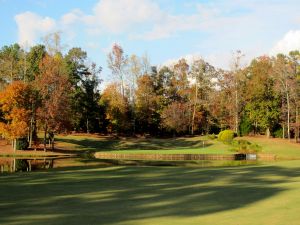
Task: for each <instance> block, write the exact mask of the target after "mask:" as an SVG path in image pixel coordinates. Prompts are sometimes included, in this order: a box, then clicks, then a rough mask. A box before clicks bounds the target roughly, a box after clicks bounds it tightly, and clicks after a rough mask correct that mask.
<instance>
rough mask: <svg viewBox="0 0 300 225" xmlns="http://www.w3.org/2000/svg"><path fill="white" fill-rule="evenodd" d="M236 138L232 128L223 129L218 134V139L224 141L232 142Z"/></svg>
mask: <svg viewBox="0 0 300 225" xmlns="http://www.w3.org/2000/svg"><path fill="white" fill-rule="evenodd" d="M233 138H234V132H233V131H232V130H223V131H221V132H220V133H219V135H218V140H219V141H222V142H224V143H231V142H232V140H233Z"/></svg>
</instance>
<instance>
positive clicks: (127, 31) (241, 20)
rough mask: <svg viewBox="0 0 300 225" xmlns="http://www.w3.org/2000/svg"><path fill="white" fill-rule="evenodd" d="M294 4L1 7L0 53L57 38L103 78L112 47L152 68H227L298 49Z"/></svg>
mask: <svg viewBox="0 0 300 225" xmlns="http://www.w3.org/2000/svg"><path fill="white" fill-rule="evenodd" d="M299 12H300V1H299V0H0V29H1V30H0V46H3V45H9V44H12V43H16V42H17V43H19V44H20V45H21V46H23V47H24V48H26V49H28V48H29V47H30V46H32V45H34V44H37V43H41V42H42V37H44V36H45V35H47V34H49V33H51V32H57V31H59V32H60V33H61V36H62V44H63V46H64V49H66V51H67V50H68V49H69V48H71V47H81V48H82V49H84V50H85V51H87V53H88V56H89V59H90V60H91V61H93V62H96V63H97V64H98V65H100V66H102V67H103V68H104V73H105V74H104V77H105V76H106V77H107V76H109V71H108V69H107V62H106V59H107V54H108V52H109V51H110V50H111V47H112V45H113V44H114V43H118V44H120V45H121V46H122V47H123V49H124V52H125V53H126V54H127V55H131V54H136V55H139V56H142V55H144V54H147V55H148V57H149V59H150V62H151V64H152V65H162V64H165V63H170V62H173V61H174V60H178V59H180V58H182V57H185V58H187V59H188V60H191V59H193V58H197V57H202V58H204V59H205V60H206V61H208V62H210V63H211V64H212V65H214V66H215V67H219V68H223V69H228V68H229V67H230V61H231V58H232V54H233V52H235V51H236V50H241V51H242V52H243V53H244V54H245V58H244V63H247V62H249V61H250V59H252V58H254V57H258V56H260V55H276V54H277V53H288V52H289V51H291V50H296V49H298V50H300V14H299Z"/></svg>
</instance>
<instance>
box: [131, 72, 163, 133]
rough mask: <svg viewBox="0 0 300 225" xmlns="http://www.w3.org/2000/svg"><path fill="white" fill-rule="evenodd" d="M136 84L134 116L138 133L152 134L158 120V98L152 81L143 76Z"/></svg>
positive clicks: (148, 77) (155, 129) (149, 77)
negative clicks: (135, 115) (135, 116)
mask: <svg viewBox="0 0 300 225" xmlns="http://www.w3.org/2000/svg"><path fill="white" fill-rule="evenodd" d="M137 84H138V85H137V86H138V88H137V90H136V114H137V120H138V122H137V124H138V128H139V131H140V132H143V133H145V132H150V133H151V134H154V133H155V132H156V131H157V121H156V120H158V118H159V105H158V104H159V96H157V95H156V93H155V85H154V80H153V79H152V78H151V76H149V75H147V74H145V75H143V76H141V77H140V78H139V79H138V81H137Z"/></svg>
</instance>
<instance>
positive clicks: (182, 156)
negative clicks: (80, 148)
mask: <svg viewBox="0 0 300 225" xmlns="http://www.w3.org/2000/svg"><path fill="white" fill-rule="evenodd" d="M95 157H96V158H97V159H132V160H175V161H183V160H235V159H236V155H235V154H228V155H219V154H124V153H103V152H97V153H95Z"/></svg>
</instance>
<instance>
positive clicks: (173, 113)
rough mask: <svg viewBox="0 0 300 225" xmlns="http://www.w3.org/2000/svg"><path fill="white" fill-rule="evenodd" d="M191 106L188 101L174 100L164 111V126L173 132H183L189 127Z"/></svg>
mask: <svg viewBox="0 0 300 225" xmlns="http://www.w3.org/2000/svg"><path fill="white" fill-rule="evenodd" d="M189 114H190V107H189V104H188V103H183V102H173V103H171V104H170V105H168V106H167V107H166V108H165V109H164V110H163V112H162V123H163V126H164V127H166V128H167V129H168V130H170V131H172V132H173V136H175V134H176V133H183V132H186V131H188V129H189V116H190V115H189Z"/></svg>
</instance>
